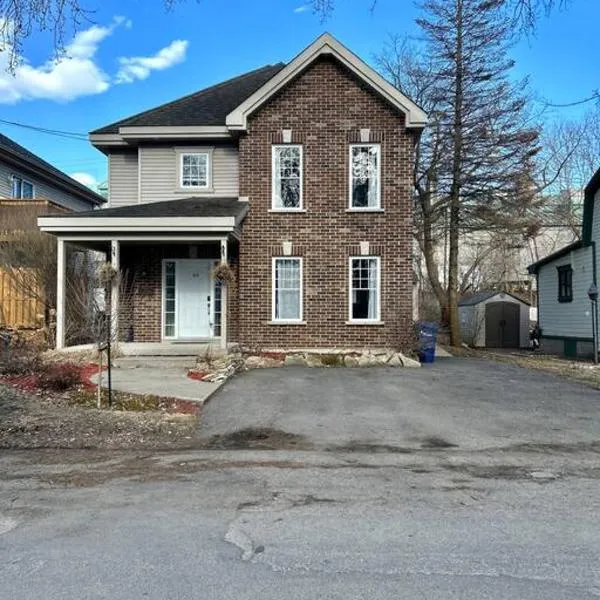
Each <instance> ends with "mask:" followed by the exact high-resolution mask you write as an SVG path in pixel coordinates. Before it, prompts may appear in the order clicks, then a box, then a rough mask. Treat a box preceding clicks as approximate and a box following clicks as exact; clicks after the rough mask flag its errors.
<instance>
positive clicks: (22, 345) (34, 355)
mask: <svg viewBox="0 0 600 600" xmlns="http://www.w3.org/2000/svg"><path fill="white" fill-rule="evenodd" d="M41 368H42V358H41V349H40V348H38V347H36V346H35V345H34V344H29V343H27V342H25V341H24V340H22V339H19V338H17V337H13V338H12V339H10V341H9V339H8V338H6V341H5V340H4V339H0V375H6V376H9V377H10V376H18V375H29V374H31V373H36V372H38V371H39V370H40V369H41Z"/></svg>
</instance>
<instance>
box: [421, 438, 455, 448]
mask: <svg viewBox="0 0 600 600" xmlns="http://www.w3.org/2000/svg"><path fill="white" fill-rule="evenodd" d="M421 448H436V449H444V448H458V444H453V443H452V442H449V441H448V440H445V439H444V438H441V437H438V436H435V435H433V436H431V437H427V438H425V439H424V440H423V441H422V442H421Z"/></svg>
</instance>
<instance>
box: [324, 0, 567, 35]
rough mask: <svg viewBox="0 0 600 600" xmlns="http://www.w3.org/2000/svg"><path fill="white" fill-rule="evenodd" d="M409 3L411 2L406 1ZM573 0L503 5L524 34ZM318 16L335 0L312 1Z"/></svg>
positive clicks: (506, 1)
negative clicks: (544, 17)
mask: <svg viewBox="0 0 600 600" xmlns="http://www.w3.org/2000/svg"><path fill="white" fill-rule="evenodd" d="M406 2H407V3H409V2H410V0H406ZM570 2H571V0H502V2H501V3H502V5H503V6H505V7H506V8H507V9H509V10H510V11H511V21H512V24H513V25H514V26H516V27H518V29H519V30H520V31H522V32H525V33H530V32H532V31H534V30H535V27H536V23H537V21H538V19H539V18H540V17H541V16H542V15H548V14H550V12H551V11H552V10H553V9H555V8H566V7H567V6H568V4H569V3H570ZM365 4H366V5H367V6H369V9H370V10H375V8H376V6H377V0H365ZM312 7H313V10H314V11H315V13H316V14H318V15H319V16H320V17H321V18H323V19H325V18H327V17H328V16H329V15H331V13H332V12H333V10H334V8H335V0H312Z"/></svg>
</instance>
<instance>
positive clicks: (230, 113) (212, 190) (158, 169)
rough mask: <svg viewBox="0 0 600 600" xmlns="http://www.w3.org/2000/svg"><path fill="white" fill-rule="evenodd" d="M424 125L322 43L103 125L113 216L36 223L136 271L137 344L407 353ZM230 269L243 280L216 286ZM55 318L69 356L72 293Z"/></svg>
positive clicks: (383, 86)
mask: <svg viewBox="0 0 600 600" xmlns="http://www.w3.org/2000/svg"><path fill="white" fill-rule="evenodd" d="M425 122H426V115H425V114H424V113H423V111H422V110H421V109H420V108H419V107H418V106H416V105H415V104H414V103H413V102H412V101H411V100H409V99H408V98H407V97H405V96H404V95H403V94H402V93H400V92H399V91H398V90H397V89H396V88H394V87H393V86H392V85H390V84H389V83H388V82H387V81H386V80H385V79H383V77H381V76H380V75H379V74H378V73H376V72H375V71H374V70H373V69H372V68H371V67H369V66H368V65H367V64H366V63H364V62H363V61H362V60H360V59H359V58H358V57H357V56H356V55H354V54H353V53H352V52H350V51H349V50H348V49H347V48H345V47H344V46H343V45H342V44H340V43H339V42H338V41H337V40H335V39H334V38H333V37H331V36H330V35H329V34H325V35H322V36H321V37H319V38H318V39H317V40H316V41H315V42H314V43H312V44H311V45H310V46H309V47H308V48H306V49H305V50H304V51H303V52H302V53H301V54H299V55H298V56H297V57H296V58H294V59H293V60H292V61H291V62H290V63H288V64H287V65H285V64H281V63H280V64H277V65H269V66H266V67H263V68H261V69H258V70H256V71H253V72H251V73H248V74H245V75H242V76H239V77H236V78H234V79H231V80H229V81H226V82H224V83H221V84H218V85H216V86H213V87H210V88H208V89H205V90H202V91H200V92H197V93H195V94H192V95H190V96H186V97H184V98H181V99H179V100H175V101H174V102H171V103H169V104H165V105H163V106H160V107H158V108H155V109H152V110H149V111H146V112H143V113H140V114H138V115H135V116H133V117H130V118H127V119H123V120H121V121H119V122H117V123H114V124H112V125H109V126H107V127H103V128H101V129H98V130H96V131H94V132H92V133H91V136H90V137H91V141H92V143H93V144H94V145H95V146H96V147H97V148H99V149H100V150H101V151H102V152H104V153H105V154H106V155H107V156H108V161H109V208H107V209H106V210H103V211H99V212H98V211H97V212H94V213H87V214H85V213H83V214H78V215H76V216H69V217H46V218H41V219H40V221H39V224H40V226H41V228H42V229H43V230H44V231H48V232H51V233H54V234H55V235H57V236H58V239H59V258H60V256H61V254H62V255H64V244H65V243H69V242H77V243H78V244H83V245H87V246H88V247H93V248H96V249H104V250H105V251H107V253H109V255H110V256H111V260H112V262H113V264H114V266H115V267H119V268H120V269H122V270H126V271H127V273H128V274H129V275H130V276H131V277H132V278H133V289H134V293H133V301H132V302H131V306H128V307H121V310H120V311H119V328H120V332H121V336H122V337H123V338H124V339H128V340H132V341H136V342H165V343H173V342H182V341H198V340H212V339H215V338H218V339H220V341H221V343H222V344H223V345H224V346H225V345H226V343H227V342H239V343H240V344H242V345H244V346H250V347H255V348H262V349H267V348H284V349H292V348H319V347H320V348H323V347H338V348H339V347H346V348H347V347H402V346H404V345H405V344H406V343H407V342H408V339H409V336H410V332H411V323H412V213H411V204H412V200H411V198H412V163H413V151H414V146H415V141H416V139H417V138H418V136H419V134H420V132H421V130H422V128H423V127H424V125H425ZM219 261H221V262H227V263H228V264H229V265H230V266H231V270H232V271H233V272H234V273H235V277H236V281H235V283H231V282H230V283H221V282H215V281H214V280H213V278H212V277H211V270H212V269H213V267H214V266H215V264H216V263H218V262H219ZM60 278H61V273H59V280H60ZM118 297H119V291H118V290H116V289H115V290H113V303H114V304H115V305H116V303H117V302H118ZM58 315H59V318H58V321H59V326H58V333H57V345H58V346H61V345H62V344H63V343H64V338H63V337H62V336H64V333H63V331H64V318H65V317H64V300H63V299H62V297H61V298H59V306H58Z"/></svg>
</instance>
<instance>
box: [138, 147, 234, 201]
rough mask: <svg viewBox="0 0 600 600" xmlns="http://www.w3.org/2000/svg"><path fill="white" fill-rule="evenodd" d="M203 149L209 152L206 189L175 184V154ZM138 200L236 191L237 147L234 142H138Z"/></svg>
mask: <svg viewBox="0 0 600 600" xmlns="http://www.w3.org/2000/svg"><path fill="white" fill-rule="evenodd" d="M203 150H207V151H208V152H209V153H210V154H211V156H212V163H211V179H212V185H211V187H210V189H209V190H194V189H184V190H182V189H181V188H180V187H179V168H180V167H179V160H178V159H179V154H180V152H182V151H185V152H202V151H203ZM140 163H141V172H140V181H141V186H142V189H141V194H140V199H141V201H142V202H160V201H163V200H176V199H177V198H185V197H189V196H194V195H196V196H217V197H219V196H220V197H235V196H238V193H239V166H238V151H237V148H236V147H235V146H225V145H222V146H215V145H211V146H207V147H204V148H203V147H201V146H193V147H191V146H190V147H185V148H184V147H182V146H164V145H163V146H150V145H144V146H140Z"/></svg>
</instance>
